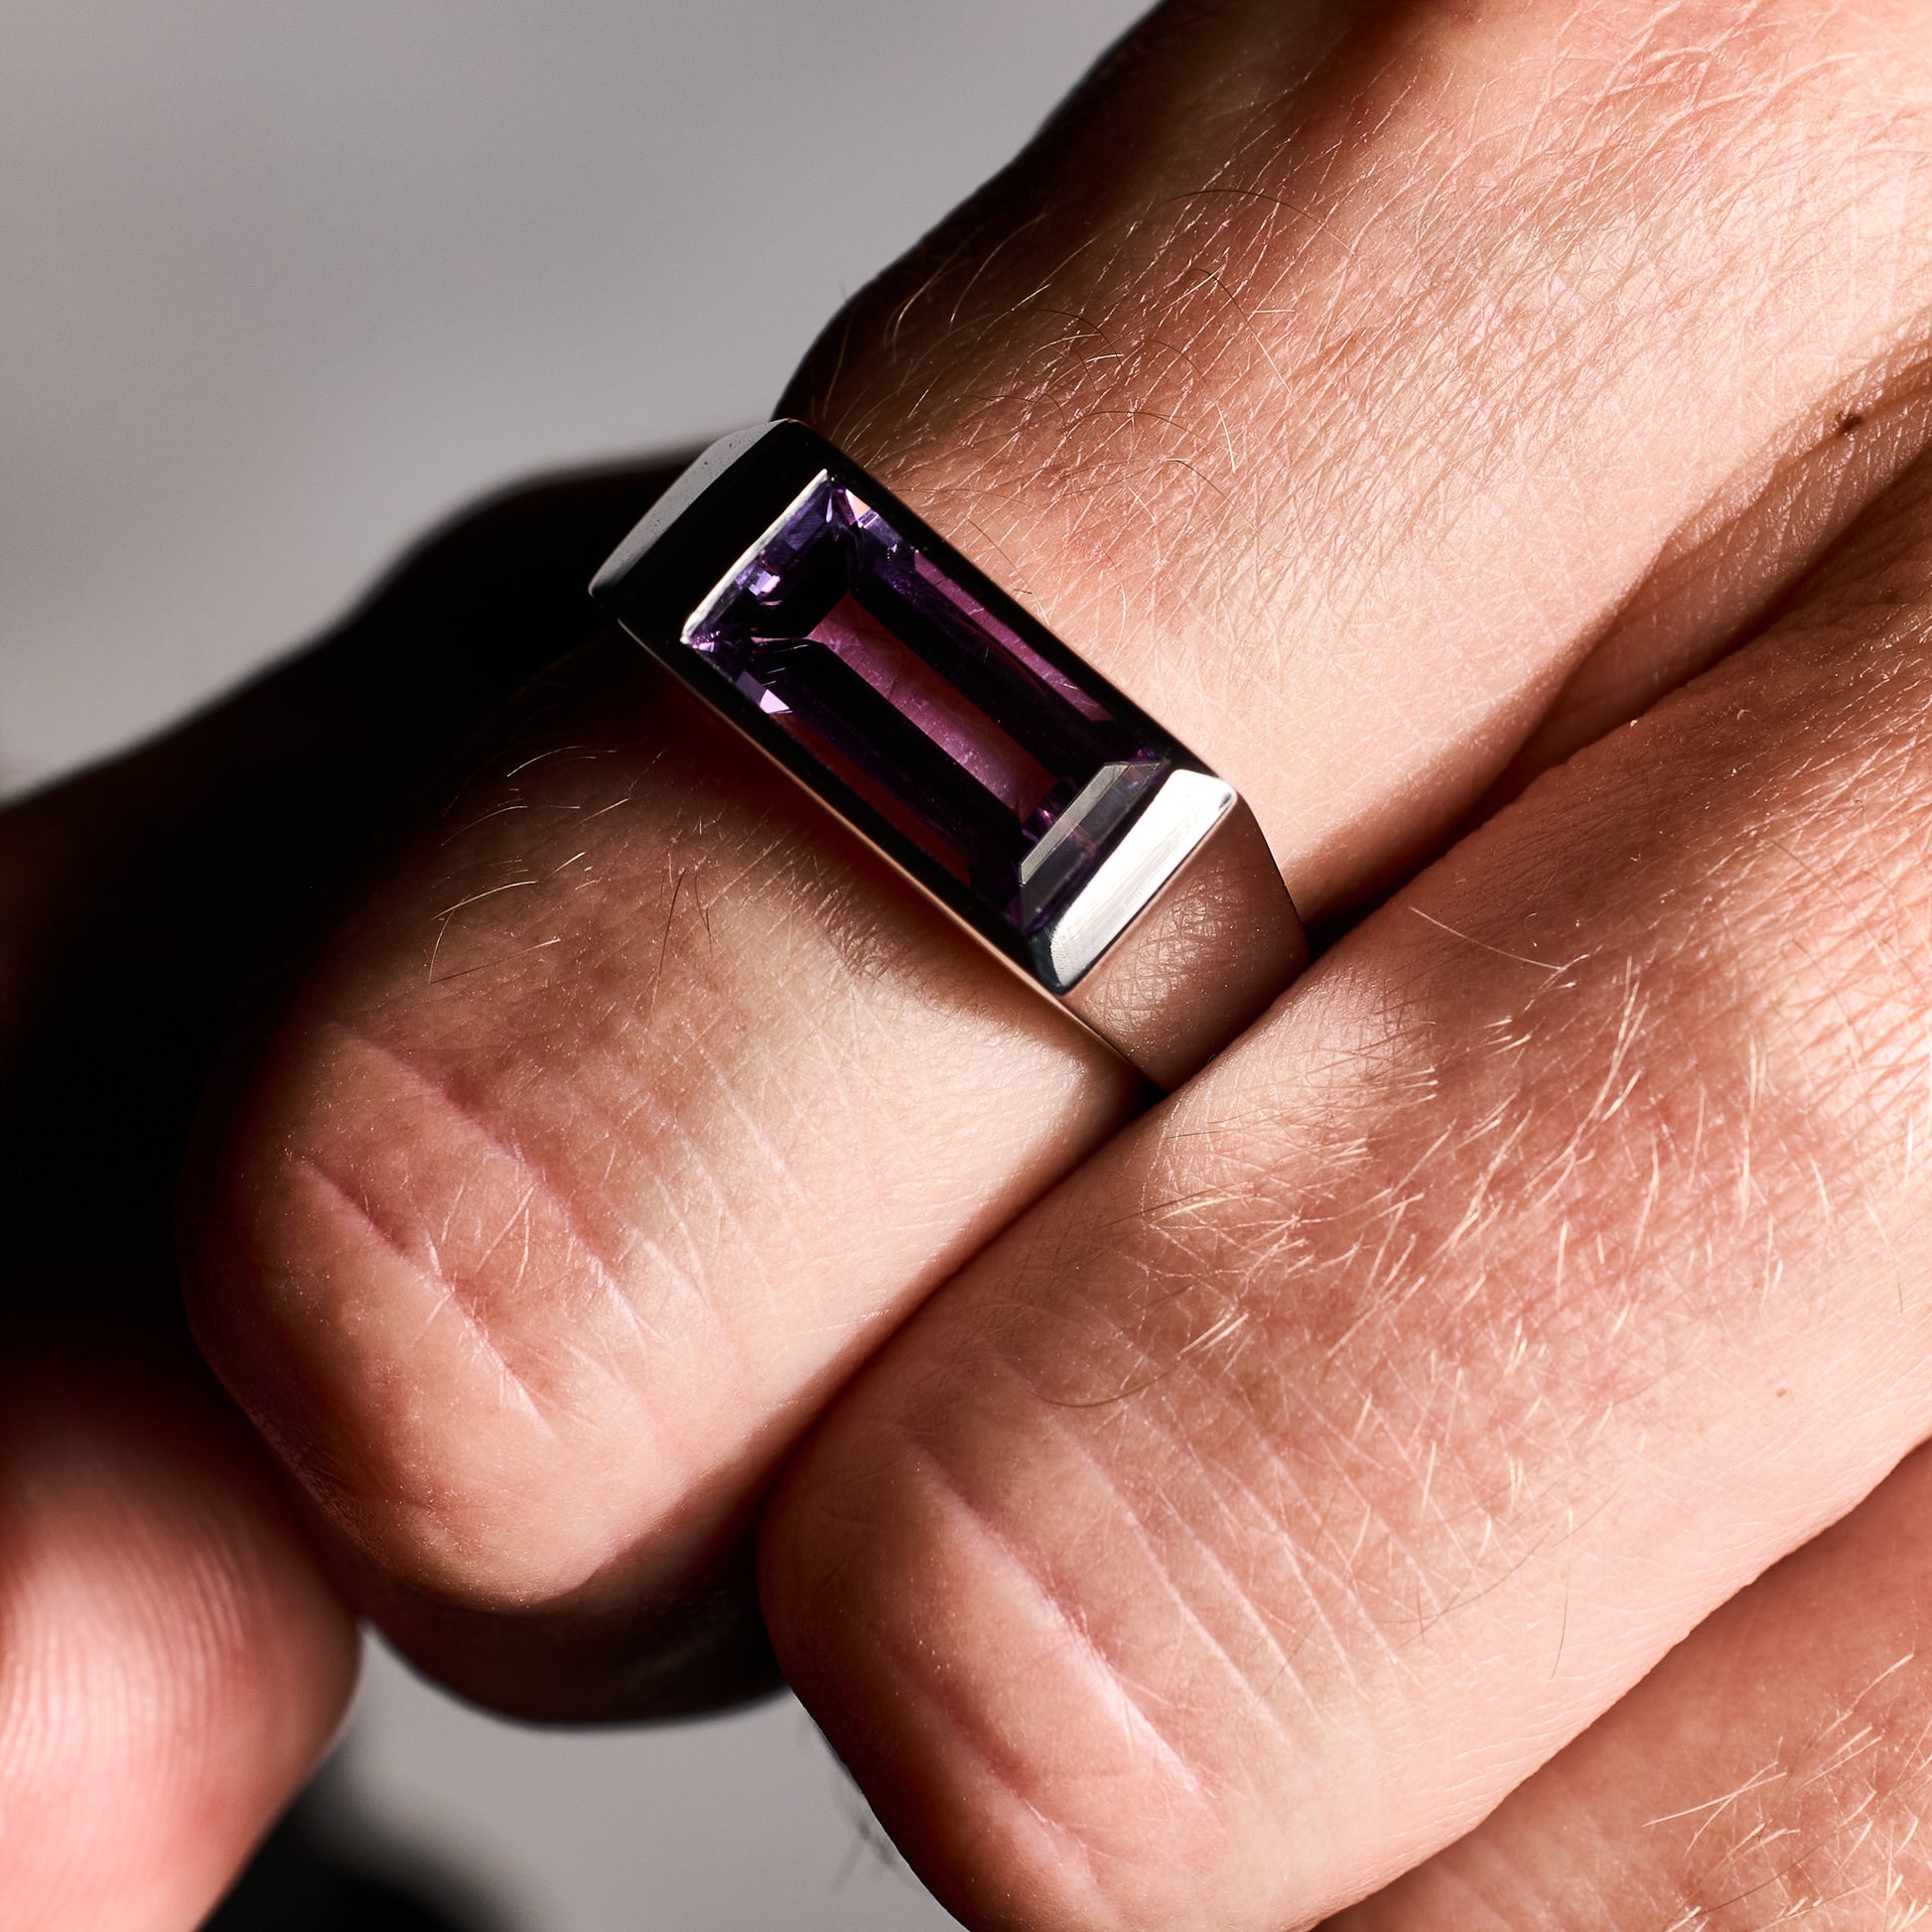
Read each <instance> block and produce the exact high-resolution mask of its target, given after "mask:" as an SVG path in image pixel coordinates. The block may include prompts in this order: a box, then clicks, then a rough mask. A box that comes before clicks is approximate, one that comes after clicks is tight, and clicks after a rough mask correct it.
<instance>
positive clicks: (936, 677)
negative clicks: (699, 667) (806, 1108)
mask: <svg viewBox="0 0 1932 1932" xmlns="http://www.w3.org/2000/svg"><path fill="white" fill-rule="evenodd" d="M683 641H684V642H685V644H687V645H688V646H689V647H690V648H691V649H692V650H694V651H697V652H699V653H700V654H701V655H702V656H704V657H705V658H706V659H708V660H709V661H710V663H711V664H712V665H713V666H714V667H715V668H716V669H717V670H718V671H719V672H721V673H722V674H723V675H724V676H725V677H726V678H728V679H729V680H730V681H731V682H732V683H733V684H734V685H735V686H736V687H737V689H738V690H739V691H740V692H741V693H742V694H743V695H744V696H745V697H746V698H748V699H749V700H751V702H752V703H754V704H756V705H757V706H758V708H759V711H760V712H762V713H763V714H764V715H765V717H767V718H768V719H769V720H770V721H771V722H772V723H773V724H774V725H775V726H776V727H777V728H778V729H780V730H781V731H783V732H784V733H785V735H786V736H787V737H789V738H790V739H791V740H793V741H794V743H795V744H796V745H798V746H799V747H801V748H802V749H803V750H804V751H806V752H807V753H808V754H809V755H810V756H811V758H812V759H815V760H816V761H817V762H818V763H819V764H821V765H822V766H823V767H824V768H825V770H826V771H828V772H829V773H831V774H832V775H834V776H835V777H837V778H838V779H840V780H842V781H843V782H844V783H845V784H846V785H847V786H848V787H850V789H851V790H852V791H854V792H856V793H857V794H858V796H859V797H860V798H862V799H864V800H865V801H866V802H867V803H868V804H870V805H871V806H872V807H873V809H874V810H875V811H877V812H878V813H879V814H880V816H881V817H882V818H884V819H885V820H886V821H887V822H888V824H890V825H891V826H893V827H894V828H895V829H896V830H897V832H898V833H900V834H901V835H902V836H903V837H904V838H905V839H906V840H908V841H910V843H911V844H912V845H913V846H915V847H916V848H917V849H918V850H919V851H920V852H922V853H924V854H926V855H927V857H929V858H930V859H932V860H933V861H935V862H936V863H937V864H938V865H939V866H940V867H942V868H943V869H944V870H945V871H946V872H947V873H950V874H951V875H952V877H953V878H954V879H956V880H957V881H958V882H959V883H960V885H961V886H962V887H964V888H965V889H966V891H967V893H968V894H969V895H970V897H972V898H973V899H974V900H975V901H976V903H977V904H978V906H979V907H980V909H981V910H982V912H983V913H985V914H987V915H989V916H990V917H991V918H992V919H994V920H996V921H998V922H1000V923H1002V924H1004V925H1005V926H1007V927H1008V928H1010V930H1011V931H1012V933H1013V934H1014V935H1015V936H1016V937H1017V938H1018V939H1020V940H1021V941H1022V942H1023V943H1024V942H1025V941H1027V940H1029V939H1032V938H1033V937H1034V936H1035V935H1036V934H1038V933H1040V932H1041V931H1042V930H1043V929H1044V928H1045V927H1046V926H1047V925H1048V924H1049V923H1050V922H1051V920H1052V919H1053V917H1054V916H1055V914H1056V913H1057V912H1059V911H1060V910H1061V909H1062V908H1063V907H1065V906H1066V905H1068V904H1069V903H1070V902H1071V901H1072V900H1073V899H1074V898H1075V897H1078V895H1079V893H1080V891H1081V890H1082V888H1083V887H1085V886H1086V885H1087V884H1088V883H1089V882H1090V881H1091V880H1092V879H1093V877H1094V875H1095V873H1096V872H1097V871H1098V870H1099V868H1100V866H1101V865H1102V864H1103V863H1104V861H1105V859H1106V857H1107V855H1108V853H1109V852H1110V851H1111V850H1112V849H1113V847H1114V846H1115V844H1117V843H1118V841H1119V839H1120V837H1121V835H1122V834H1123V833H1124V832H1125V830H1126V828H1127V826H1128V825H1129V824H1130V822H1131V821H1132V820H1133V819H1134V817H1135V815H1136V814H1137V812H1138V811H1139V810H1140V808H1141V807H1142V806H1144V805H1145V804H1146V803H1147V801H1148V800H1149V799H1150V798H1152V797H1153V795H1154V793H1155V792H1156V791H1157V790H1158V789H1159V788H1160V785H1161V781H1162V779H1163V778H1164V777H1165V776H1166V775H1167V774H1168V772H1169V770H1170V769H1171V768H1172V759H1171V756H1170V751H1169V748H1167V747H1166V746H1165V745H1164V744H1162V743H1160V742H1155V741H1150V740H1149V739H1148V738H1147V736H1146V735H1145V733H1144V731H1143V730H1142V729H1141V728H1139V727H1136V726H1133V725H1130V724H1128V723H1126V722H1124V721H1123V720H1121V719H1120V718H1118V717H1116V716H1115V715H1114V713H1113V712H1112V711H1111V710H1110V709H1109V706H1108V703H1107V702H1106V701H1104V700H1103V699H1102V698H1101V697H1100V696H1097V695H1096V693H1095V690H1093V689H1088V688H1083V686H1082V685H1081V684H1080V683H1079V682H1077V681H1076V680H1075V678H1074V677H1072V676H1069V675H1068V674H1067V673H1066V672H1065V671H1062V670H1061V669H1060V668H1059V667H1058V666H1056V665H1054V664H1051V663H1049V662H1047V660H1046V659H1045V658H1044V657H1042V656H1041V655H1040V654H1039V653H1038V652H1037V651H1035V649H1034V648H1033V647H1032V646H1031V645H1029V644H1028V643H1027V642H1026V641H1025V639H1024V638H1022V637H1020V636H1019V635H1018V634H1016V632H1015V631H1014V630H1013V629H1012V627H1011V626H1010V625H1008V624H1006V623H1004V622H1002V621H1000V619H999V618H997V617H995V616H994V615H993V613H992V612H990V611H988V610H987V609H986V608H985V606H984V605H983V604H981V603H980V602H979V601H978V600H977V599H976V598H974V597H972V596H971V595H969V594H968V592H967V591H966V590H965V589H964V588H963V587H962V586H961V585H960V584H958V583H957V582H955V581H954V580H953V578H952V577H951V576H949V575H948V574H947V573H946V572H945V571H944V570H943V569H941V568H940V566H939V565H938V564H937V563H936V562H935V561H934V560H933V559H932V558H931V557H929V556H927V555H925V554H924V553H923V552H921V551H920V550H918V549H917V548H915V547H914V546H913V545H912V544H911V543H910V542H908V541H907V540H906V539H905V538H904V537H903V536H902V535H901V534H900V533H899V532H898V531H897V530H896V529H894V527H893V526H892V524H891V523H890V522H888V521H887V519H886V518H885V517H884V516H882V515H881V514H880V513H879V512H878V511H877V510H875V509H874V508H872V506H871V505H870V504H868V503H867V502H866V501H865V500H864V499H863V498H862V497H861V496H860V495H859V494H858V493H857V492H856V491H855V490H853V489H851V488H849V487H847V486H846V485H845V484H843V483H838V482H835V481H834V480H833V479H832V477H831V476H830V475H829V474H825V473H821V474H820V475H819V476H818V477H816V478H815V479H814V480H813V481H812V482H811V483H809V484H807V485H806V487H805V488H804V489H803V490H802V491H800V493H799V494H798V496H797V497H796V498H795V499H794V500H793V501H792V503H791V504H790V505H789V507H788V508H787V509H786V510H785V512H784V513H783V515H782V516H780V517H779V518H778V520H777V521H776V522H775V523H773V524H772V526H771V527H770V528H769V529H768V530H767V531H765V533H764V534H763V536H761V537H760V538H759V541H758V543H757V544H756V545H755V546H754V548H753V549H752V551H751V552H750V553H749V554H748V555H747V556H746V557H745V559H744V560H743V561H742V562H741V563H740V564H739V565H738V567H737V568H736V570H735V571H734V572H733V574H732V575H731V576H729V577H727V578H726V579H725V581H724V582H723V583H721V584H720V585H719V586H718V588H717V589H716V590H715V591H714V592H713V593H712V595H711V596H710V597H709V598H708V599H707V600H706V601H705V603H704V604H703V606H702V607H701V608H700V609H699V610H698V611H697V613H696V614H695V615H694V616H693V617H692V619H691V620H690V621H689V622H688V623H687V624H686V625H685V626H684V637H683Z"/></svg>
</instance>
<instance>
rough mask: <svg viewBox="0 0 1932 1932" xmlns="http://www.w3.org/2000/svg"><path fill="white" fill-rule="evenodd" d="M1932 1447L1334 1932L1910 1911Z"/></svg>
mask: <svg viewBox="0 0 1932 1932" xmlns="http://www.w3.org/2000/svg"><path fill="white" fill-rule="evenodd" d="M1929 1510H1932V1453H1928V1452H1927V1451H1925V1450H1923V1449H1921V1450H1920V1451H1919V1452H1918V1453H1917V1454H1915V1455H1914V1456H1912V1457H1911V1458H1910V1459H1909V1460H1908V1461H1907V1462H1906V1463H1905V1464H1904V1465H1903V1467H1901V1468H1900V1469H1899V1470H1898V1471H1897V1472H1896V1473H1895V1474H1894V1475H1893V1476H1892V1477H1891V1478H1890V1479H1889V1480H1888V1481H1887V1482H1886V1483H1885V1484H1884V1485H1883V1487H1882V1488H1880V1489H1879V1490H1878V1491H1877V1492H1876V1493H1875V1494H1873V1495H1872V1496H1870V1497H1868V1498H1867V1499H1866V1500H1865V1501H1864V1502H1863V1504H1862V1505H1861V1506H1860V1507H1859V1509H1858V1510H1857V1511H1855V1512H1854V1514H1853V1515H1851V1516H1850V1517H1848V1518H1847V1519H1846V1520H1845V1521H1844V1522H1843V1523H1841V1524H1839V1525H1838V1526H1837V1527H1836V1528H1835V1529H1833V1530H1831V1531H1828V1532H1827V1533H1826V1534H1825V1535H1824V1536H1821V1537H1819V1538H1818V1539H1817V1540H1816V1541H1815V1542H1813V1543H1811V1544H1808V1545H1807V1546H1806V1547H1805V1548H1804V1549H1803V1550H1802V1551H1800V1552H1799V1553H1798V1554H1797V1555H1796V1556H1794V1557H1791V1558H1789V1559H1787V1560H1786V1561H1785V1562H1784V1563H1783V1564H1781V1565H1780V1566H1779V1567H1778V1568H1777V1569H1776V1570H1774V1571H1772V1572H1771V1573H1770V1575H1769V1576H1767V1577H1765V1578H1763V1579H1762V1580H1761V1581H1760V1582H1758V1583H1757V1584H1755V1585H1753V1586H1752V1587H1750V1588H1749V1589H1747V1590H1745V1591H1743V1592H1742V1593H1741V1594H1740V1595H1738V1596H1737V1597H1735V1598H1734V1599H1733V1600H1732V1601H1731V1602H1729V1603H1728V1604H1726V1605H1725V1608H1724V1609H1722V1610H1720V1611H1719V1612H1718V1614H1717V1615H1715V1616H1713V1617H1712V1618H1711V1619H1710V1620H1709V1621H1708V1622H1706V1623H1704V1624H1702V1625H1701V1626H1700V1627H1699V1628H1698V1630H1697V1631H1696V1632H1695V1633H1694V1634H1693V1635H1692V1636H1691V1637H1689V1638H1688V1639H1687V1640H1686V1641H1685V1642H1684V1643H1682V1644H1680V1645H1679V1646H1678V1648H1677V1649H1676V1650H1674V1651H1673V1652H1672V1653H1671V1654H1670V1656H1669V1657H1667V1658H1666V1659H1665V1660H1664V1661H1663V1663H1662V1664H1660V1665H1659V1666H1658V1667H1657V1669H1656V1670H1655V1671H1653V1672H1652V1673H1651V1675H1650V1676H1649V1677H1647V1678H1645V1679H1644V1681H1643V1682H1642V1684H1640V1685H1639V1686H1638V1687H1637V1688H1636V1689H1635V1690H1634V1691H1632V1692H1631V1693H1630V1695H1629V1696H1628V1697H1626V1698H1625V1699H1624V1700H1623V1701H1622V1702H1621V1703H1620V1704H1618V1705H1617V1706H1616V1707H1615V1708H1614V1709H1613V1710H1611V1711H1610V1712H1608V1713H1607V1714H1606V1715H1605V1716H1604V1717H1603V1718H1601V1719H1599V1720H1598V1721H1597V1723H1596V1724H1595V1725H1593V1726H1592V1727H1591V1728H1590V1729H1589V1730H1587V1731H1586V1732H1585V1733H1584V1735H1583V1736H1582V1737H1580V1738H1578V1739H1577V1741H1576V1742H1575V1743H1574V1744H1572V1745H1571V1746H1570V1747H1569V1748H1568V1749H1567V1750H1565V1751H1563V1752H1562V1753H1561V1754H1560V1755H1559V1756H1557V1757H1556V1758H1554V1759H1553V1760H1552V1761H1551V1762H1550V1763H1549V1764H1547V1765H1545V1766H1544V1768H1543V1769H1542V1770H1541V1771H1540V1772H1538V1773H1537V1775H1536V1776H1535V1777H1534V1778H1532V1779H1531V1780H1530V1781H1529V1783H1527V1784H1526V1785H1524V1786H1523V1787H1522V1788H1521V1789H1520V1790H1518V1791H1517V1792H1515V1793H1514V1794H1513V1795H1512V1796H1511V1797H1510V1798H1509V1799H1508V1801H1507V1802H1506V1803H1505V1804H1504V1805H1503V1806H1502V1807H1501V1808H1500V1809H1499V1810H1498V1811H1497V1812H1495V1813H1494V1814H1493V1815H1492V1816H1491V1817H1490V1818H1489V1819H1487V1820H1486V1821H1485V1822H1484V1823H1483V1824H1482V1825H1481V1826H1480V1827H1479V1828H1478V1829H1477V1830H1476V1831H1474V1832H1472V1833H1471V1834H1470V1835H1469V1836H1468V1837H1467V1838H1465V1839H1463V1840H1461V1841H1460V1842H1459V1843H1458V1844H1456V1845H1453V1846H1451V1847H1449V1849H1448V1850H1447V1851H1445V1852H1442V1853H1439V1854H1438V1855H1437V1856H1436V1858H1434V1859H1432V1860H1431V1861H1430V1862H1429V1863H1427V1864H1425V1865H1423V1866H1421V1867H1420V1868H1419V1869H1418V1870H1416V1871H1414V1872H1412V1873H1410V1874H1409V1875H1408V1876H1407V1877H1406V1878H1402V1879H1400V1880H1398V1881H1397V1882H1396V1883H1395V1884H1394V1885H1391V1886H1390V1887H1389V1888H1388V1890H1386V1891H1384V1892H1381V1893H1379V1894H1378V1895H1377V1896H1376V1897H1374V1898H1372V1899H1370V1900H1368V1901H1367V1902H1366V1903H1365V1904H1363V1905H1360V1906H1358V1907H1356V1908H1354V1909H1353V1910H1351V1911H1348V1912H1344V1913H1343V1914H1342V1915H1341V1916H1340V1918H1339V1919H1337V1920H1335V1921H1333V1924H1332V1932H1514V1928H1517V1927H1523V1928H1529V1927H1532V1926H1534V1927H1542V1926H1547V1925H1551V1924H1558V1923H1560V1924H1562V1925H1564V1926H1566V1927H1573V1928H1575V1929H1576V1932H1592V1928H1596V1927H1602V1928H1605V1932H1609V1928H1622V1927H1627V1926H1632V1925H1655V1926H1660V1927H1670V1928H1682V1932H1692V1928H1696V1929H1697V1932H1706V1928H1708V1932H1743V1928H1745V1927H1752V1926H1764V1925H1784V1924H1810V1925H1816V1926H1820V1927H1824V1928H1837V1927H1844V1928H1847V1932H1852V1929H1853V1928H1863V1927H1870V1926H1887V1927H1889V1926H1907V1925H1911V1924H1912V1923H1914V1922H1915V1921H1917V1920H1922V1919H1923V1918H1924V1917H1925V1915H1926V1912H1927V1909H1928V1901H1932V1847H1928V1846H1927V1845H1926V1844H1924V1842H1923V1839H1924V1831H1923V1826H1924V1819H1925V1813H1926V1808H1927V1805H1928V1803H1932V1759H1928V1754H1927V1748H1926V1746H1927V1740H1928V1736H1929V1735H1932V1671H1928V1668H1927V1659H1926V1658H1925V1656H1924V1654H1923V1653H1924V1637H1925V1613H1926V1605H1927V1603H1928V1601H1932V1544H1929V1543H1928V1539H1927V1536H1926V1532H1925V1525H1926V1521H1927V1518H1928V1511H1929Z"/></svg>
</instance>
